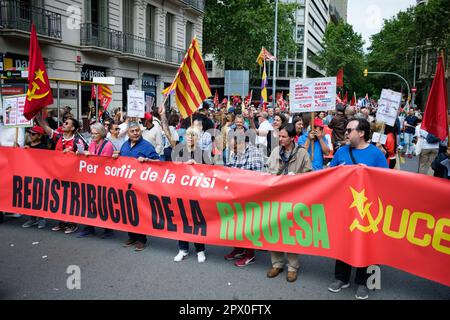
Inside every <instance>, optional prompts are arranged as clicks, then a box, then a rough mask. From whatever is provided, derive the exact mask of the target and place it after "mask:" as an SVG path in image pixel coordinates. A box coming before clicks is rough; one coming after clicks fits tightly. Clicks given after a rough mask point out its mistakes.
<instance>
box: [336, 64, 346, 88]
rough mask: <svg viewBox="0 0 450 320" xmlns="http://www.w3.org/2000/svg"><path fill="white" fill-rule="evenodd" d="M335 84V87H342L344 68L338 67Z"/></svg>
mask: <svg viewBox="0 0 450 320" xmlns="http://www.w3.org/2000/svg"><path fill="white" fill-rule="evenodd" d="M336 78H337V79H336V86H337V87H341V88H343V87H344V68H340V69H339V71H338V73H337V75H336Z"/></svg>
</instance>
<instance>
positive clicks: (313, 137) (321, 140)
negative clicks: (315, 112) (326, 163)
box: [298, 118, 331, 171]
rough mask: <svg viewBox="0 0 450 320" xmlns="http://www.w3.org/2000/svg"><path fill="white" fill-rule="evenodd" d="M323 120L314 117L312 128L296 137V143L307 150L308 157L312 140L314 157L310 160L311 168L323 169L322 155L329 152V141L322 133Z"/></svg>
mask: <svg viewBox="0 0 450 320" xmlns="http://www.w3.org/2000/svg"><path fill="white" fill-rule="evenodd" d="M323 127H324V126H323V122H322V120H320V119H318V118H316V119H314V130H311V131H310V132H309V133H308V134H304V135H302V136H301V137H300V138H299V139H298V145H300V146H303V147H304V148H305V149H306V150H308V153H309V157H310V158H311V154H312V143H311V142H312V141H314V159H313V160H312V167H313V170H314V171H315V170H322V169H323V156H326V155H328V154H329V153H330V144H331V141H329V142H328V141H326V138H325V135H324V134H323Z"/></svg>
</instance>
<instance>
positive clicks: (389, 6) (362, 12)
mask: <svg viewBox="0 0 450 320" xmlns="http://www.w3.org/2000/svg"><path fill="white" fill-rule="evenodd" d="M412 5H416V0H348V9H347V13H348V16H347V22H348V23H349V24H351V25H352V26H353V30H354V31H355V32H357V33H360V34H361V35H362V37H363V40H364V41H365V45H364V49H365V51H367V48H368V47H370V36H371V35H373V34H376V33H378V32H379V31H380V30H381V28H382V26H383V20H384V19H390V18H392V17H393V16H396V15H397V13H398V12H400V11H405V10H406V9H407V8H409V7H410V6H412Z"/></svg>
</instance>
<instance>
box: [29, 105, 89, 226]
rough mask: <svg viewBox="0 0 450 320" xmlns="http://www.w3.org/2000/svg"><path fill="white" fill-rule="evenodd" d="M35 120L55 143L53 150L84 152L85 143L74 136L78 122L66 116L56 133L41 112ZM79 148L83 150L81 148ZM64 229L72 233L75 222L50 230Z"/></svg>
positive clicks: (63, 223)
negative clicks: (59, 130) (59, 131)
mask: <svg viewBox="0 0 450 320" xmlns="http://www.w3.org/2000/svg"><path fill="white" fill-rule="evenodd" d="M35 119H36V122H37V123H38V124H39V125H40V126H41V127H42V128H43V129H44V131H45V133H46V134H47V135H48V136H49V137H50V139H52V140H53V142H55V143H56V147H55V151H62V152H63V153H76V152H78V151H79V152H84V150H85V148H86V145H85V143H84V142H83V140H82V139H80V138H79V137H78V136H76V133H77V131H78V130H79V129H80V123H79V122H78V120H76V119H73V118H67V119H66V120H65V121H64V123H63V125H62V127H61V131H62V133H58V132H56V131H55V130H53V129H52V128H50V127H49V125H48V123H47V122H46V121H44V120H43V119H42V114H41V113H38V114H36V116H35ZM81 148H82V149H83V150H81ZM61 230H64V233H65V234H70V233H74V232H76V231H77V230H78V226H77V224H76V223H71V222H67V223H66V222H62V221H60V222H59V223H58V225H56V226H55V227H53V228H52V231H61Z"/></svg>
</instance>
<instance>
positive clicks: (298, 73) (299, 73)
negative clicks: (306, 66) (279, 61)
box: [295, 62, 303, 78]
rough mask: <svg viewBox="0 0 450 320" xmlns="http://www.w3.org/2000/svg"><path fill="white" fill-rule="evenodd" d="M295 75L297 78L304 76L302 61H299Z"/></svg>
mask: <svg viewBox="0 0 450 320" xmlns="http://www.w3.org/2000/svg"><path fill="white" fill-rule="evenodd" d="M295 76H296V77H297V78H302V77H303V64H302V63H301V62H297V69H296V70H295Z"/></svg>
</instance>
